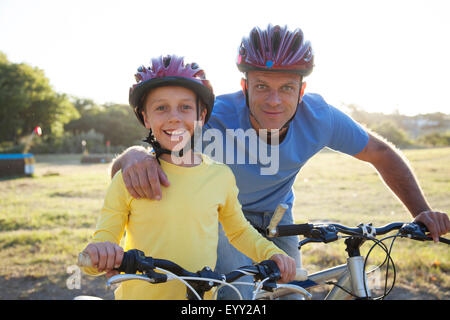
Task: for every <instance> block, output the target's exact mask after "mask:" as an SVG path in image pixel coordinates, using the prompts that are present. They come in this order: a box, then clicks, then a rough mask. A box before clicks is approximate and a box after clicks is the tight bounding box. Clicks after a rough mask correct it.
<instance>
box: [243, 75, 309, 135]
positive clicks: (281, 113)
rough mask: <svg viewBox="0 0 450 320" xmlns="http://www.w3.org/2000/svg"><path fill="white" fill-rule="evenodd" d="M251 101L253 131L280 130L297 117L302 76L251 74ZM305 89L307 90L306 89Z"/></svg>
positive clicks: (249, 96)
mask: <svg viewBox="0 0 450 320" xmlns="http://www.w3.org/2000/svg"><path fill="white" fill-rule="evenodd" d="M247 78H248V81H247V84H248V101H249V107H250V111H251V113H252V115H253V117H250V122H251V123H252V126H253V128H255V129H256V130H258V129H268V130H270V129H280V128H281V127H282V126H283V125H284V124H285V123H286V122H287V121H288V120H289V119H290V118H291V117H292V116H293V115H294V113H295V110H296V108H297V105H298V103H299V102H300V101H301V98H302V95H303V90H302V94H300V90H301V89H302V83H301V79H300V75H297V74H292V73H282V72H270V71H269V72H267V71H250V72H249V73H248V76H247ZM303 88H304V86H303Z"/></svg>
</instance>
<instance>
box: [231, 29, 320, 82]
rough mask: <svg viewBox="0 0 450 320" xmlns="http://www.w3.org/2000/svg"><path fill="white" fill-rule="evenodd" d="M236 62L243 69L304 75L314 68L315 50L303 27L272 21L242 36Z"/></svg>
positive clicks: (242, 70)
mask: <svg viewBox="0 0 450 320" xmlns="http://www.w3.org/2000/svg"><path fill="white" fill-rule="evenodd" d="M236 63H237V67H238V69H239V70H240V71H241V72H248V71H251V70H260V71H275V72H292V73H297V74H300V75H301V76H303V77H305V76H308V75H309V74H310V73H311V72H312V70H313V67H314V54H313V51H312V47H311V43H310V42H309V41H305V39H304V37H303V32H302V30H300V29H295V30H294V31H290V30H288V27H287V26H284V27H281V26H279V25H276V26H272V25H271V24H269V26H268V27H267V29H266V30H261V29H260V28H258V27H255V28H253V29H252V30H251V31H250V34H249V35H248V37H244V38H243V39H242V42H241V45H240V47H239V52H238V56H237V62H236Z"/></svg>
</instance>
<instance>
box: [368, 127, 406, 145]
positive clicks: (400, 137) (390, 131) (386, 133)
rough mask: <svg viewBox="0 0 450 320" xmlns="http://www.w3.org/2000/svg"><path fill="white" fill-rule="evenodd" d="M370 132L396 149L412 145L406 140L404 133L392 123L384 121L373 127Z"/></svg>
mask: <svg viewBox="0 0 450 320" xmlns="http://www.w3.org/2000/svg"><path fill="white" fill-rule="evenodd" d="M372 130H373V131H375V132H376V133H378V134H379V135H381V136H382V137H384V138H386V139H387V140H389V141H390V142H392V143H393V144H394V145H396V146H398V147H408V146H411V145H412V141H411V140H410V139H409V138H408V136H407V134H406V132H405V131H404V130H402V129H401V128H399V127H398V126H396V125H395V123H394V122H392V121H384V122H382V123H380V124H378V125H375V126H373V128H372Z"/></svg>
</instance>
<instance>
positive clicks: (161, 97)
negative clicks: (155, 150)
mask: <svg viewBox="0 0 450 320" xmlns="http://www.w3.org/2000/svg"><path fill="white" fill-rule="evenodd" d="M196 104H197V96H196V94H195V93H194V92H193V91H191V90H189V89H186V88H184V87H175V86H167V87H159V88H156V89H152V90H151V91H150V93H149V94H148V96H147V98H146V100H145V103H144V111H142V115H143V117H144V123H145V127H146V128H147V129H152V132H153V135H154V136H155V139H156V141H158V142H159V143H160V144H161V146H162V147H163V148H165V149H168V150H172V151H179V150H181V149H182V148H183V147H184V146H185V145H186V143H188V142H189V141H190V139H191V136H192V135H193V134H194V127H195V121H196V120H197V108H196ZM205 116H206V109H204V110H203V111H202V112H201V115H200V117H199V120H200V121H201V124H203V123H204V121H205Z"/></svg>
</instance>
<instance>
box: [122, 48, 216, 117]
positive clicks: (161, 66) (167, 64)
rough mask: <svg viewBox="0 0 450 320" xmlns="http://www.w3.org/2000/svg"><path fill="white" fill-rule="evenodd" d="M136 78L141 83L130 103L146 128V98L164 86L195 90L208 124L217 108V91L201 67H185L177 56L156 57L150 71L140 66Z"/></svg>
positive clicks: (132, 93) (134, 91)
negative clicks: (203, 105) (154, 89)
mask: <svg viewBox="0 0 450 320" xmlns="http://www.w3.org/2000/svg"><path fill="white" fill-rule="evenodd" d="M137 71H138V72H137V73H136V75H135V78H136V81H137V83H136V84H134V85H133V86H132V87H131V88H130V94H129V103H130V105H131V106H132V107H133V109H134V113H135V114H136V117H137V118H138V119H139V121H140V122H141V123H142V124H143V125H144V118H143V116H142V114H141V111H142V109H143V103H144V99H145V97H146V96H147V93H148V92H149V90H150V89H153V88H157V87H163V86H180V87H185V88H187V89H190V90H192V91H194V92H195V93H196V94H197V96H198V97H199V98H200V99H201V101H202V102H203V103H204V104H205V105H206V109H207V113H206V118H205V123H206V122H207V121H208V119H209V116H210V115H211V111H212V108H213V105H214V93H213V88H212V86H211V84H210V83H209V81H208V80H206V78H205V72H204V70H203V69H200V67H199V66H198V64H196V63H189V64H186V65H185V64H184V59H183V57H178V56H175V55H167V56H164V57H163V56H160V57H158V58H153V59H152V63H151V65H150V66H149V67H148V68H147V67H145V66H140V67H139V68H138V70H137Z"/></svg>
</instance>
